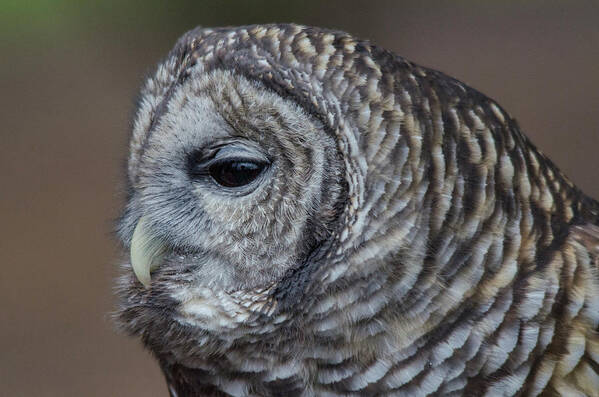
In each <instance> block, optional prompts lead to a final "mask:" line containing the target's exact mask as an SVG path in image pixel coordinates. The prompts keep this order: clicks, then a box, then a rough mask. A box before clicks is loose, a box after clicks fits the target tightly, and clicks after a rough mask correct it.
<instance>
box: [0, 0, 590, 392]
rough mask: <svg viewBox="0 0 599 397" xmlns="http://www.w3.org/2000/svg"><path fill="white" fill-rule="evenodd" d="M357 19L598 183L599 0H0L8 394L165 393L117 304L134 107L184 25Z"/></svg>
mask: <svg viewBox="0 0 599 397" xmlns="http://www.w3.org/2000/svg"><path fill="white" fill-rule="evenodd" d="M260 22H299V23H304V24H313V25H323V26H327V27H331V28H339V29H343V30H347V31H350V32H352V33H354V34H356V35H358V36H361V37H365V38H370V39H372V40H374V41H375V42H377V43H379V44H381V45H382V46H385V47H387V48H389V49H392V50H394V51H396V52H398V53H399V54H402V55H404V56H405V57H407V58H408V59H410V60H413V61H415V62H417V63H420V64H423V65H426V66H430V67H433V68H435V69H439V70H442V71H444V72H446V73H448V74H450V75H453V76H455V77H457V78H459V79H461V80H462V81H464V82H466V83H468V84H470V85H472V86H473V87H475V88H477V89H479V90H481V91H482V92H484V93H486V94H487V95H489V96H491V97H492V98H495V99H496V100H498V101H499V103H501V104H502V105H503V106H504V107H505V108H506V109H507V110H508V111H509V112H510V113H511V114H512V115H513V116H515V117H516V118H517V119H518V120H519V121H520V124H521V126H522V127H523V129H524V131H525V132H526V133H527V134H528V135H529V136H530V137H531V138H532V140H533V142H535V143H536V145H537V146H538V147H539V148H540V149H541V150H542V151H544V152H545V153H547V154H548V155H549V157H551V158H552V159H553V160H554V161H555V162H556V163H557V164H558V165H559V166H560V167H561V168H562V169H563V170H564V171H565V172H566V173H567V174H568V175H570V176H571V178H572V179H573V180H574V181H575V182H576V183H577V184H579V186H581V187H582V188H583V189H584V190H586V191H587V192H588V193H589V194H591V195H593V196H595V197H599V178H598V172H597V170H598V169H599V1H597V0H590V1H572V0H570V1H567V0H563V1H561V2H548V1H512V0H509V1H503V0H502V1H499V0H498V1H494V2H492V1H475V0H472V1H452V2H449V1H444V2H439V1H435V2H433V1H426V2H425V1H374V0H372V1H363V2H360V3H358V2H348V1H324V0H323V1H314V2H304V1H296V2H285V1H281V0H278V1H223V0H212V1H200V0H190V1H163V2H162V1H161V2H159V1H154V0H139V1H128V2H126V1H117V0H112V1H97V2H85V1H76V0H73V1H66V0H45V1H44V0H29V1H20V0H12V1H6V0H0V49H1V50H2V52H1V61H0V91H1V94H0V123H1V127H0V128H1V129H0V225H1V227H0V395H2V396H142V395H143V396H165V395H167V392H166V388H165V386H164V382H163V379H162V375H161V374H160V372H159V370H158V368H157V365H156V364H155V362H154V361H153V359H152V358H151V357H150V355H149V354H148V353H146V352H144V351H143V350H142V348H141V346H140V344H139V342H138V341H136V340H132V339H130V338H127V337H125V336H122V335H117V334H116V333H115V332H114V331H113V325H112V324H111V320H110V317H109V314H108V313H109V312H110V311H111V310H113V308H114V305H115V302H114V298H113V296H112V283H113V281H112V280H113V279H114V277H115V275H116V274H117V265H116V263H117V262H118V260H119V257H120V255H121V253H120V252H119V248H118V245H117V243H116V242H115V239H114V238H113V236H112V234H111V233H112V228H113V220H114V219H115V218H116V217H117V216H118V211H119V208H120V206H121V204H122V200H123V197H122V185H123V180H124V164H125V157H126V151H127V136H128V123H129V118H130V115H131V113H132V111H133V98H134V96H135V94H136V90H137V88H138V87H139V86H140V84H141V81H142V76H143V75H144V74H145V73H146V72H148V71H149V70H150V69H151V67H152V66H153V65H154V64H155V63H156V62H157V61H158V60H159V59H160V58H161V57H162V56H164V55H165V54H166V53H167V51H168V50H169V48H170V46H171V45H172V44H173V42H174V41H175V39H176V38H177V37H178V36H179V35H180V34H182V33H183V32H184V31H185V30H187V29H190V28H192V27H194V26H195V25H198V24H201V25H204V26H219V25H239V24H248V23H260Z"/></svg>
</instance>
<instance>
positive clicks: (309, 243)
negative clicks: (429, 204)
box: [119, 70, 342, 330]
mask: <svg viewBox="0 0 599 397" xmlns="http://www.w3.org/2000/svg"><path fill="white" fill-rule="evenodd" d="M142 108H143V104H142ZM142 113H143V112H140V115H138V117H142V116H143V115H142ZM138 124H139V120H138ZM148 124H149V125H150V124H151V128H148V130H147V131H146V133H145V140H144V142H143V144H142V145H141V147H142V149H141V151H140V153H139V155H138V157H137V160H136V162H135V164H133V165H132V166H131V167H130V172H131V175H130V180H131V182H132V183H131V184H132V186H131V187H132V193H131V195H130V200H129V201H128V203H127V206H126V209H125V213H124V215H123V217H122V220H121V223H120V229H119V233H120V236H121V238H122V240H123V242H124V244H125V245H126V246H129V247H130V250H131V256H130V257H131V260H130V262H131V268H129V267H128V266H127V271H126V275H125V277H124V279H123V282H122V287H123V290H124V291H125V294H127V295H128V299H139V300H140V302H141V301H142V300H143V302H145V303H144V304H141V303H140V305H139V306H136V308H137V310H138V312H136V315H135V317H136V319H137V320H136V321H143V319H144V318H146V319H148V321H150V319H151V318H152V317H153V316H154V315H157V314H158V313H160V312H161V311H162V312H165V308H166V307H167V306H168V311H169V312H170V313H171V314H172V318H171V320H172V319H175V320H177V321H180V322H185V323H193V324H194V325H195V326H197V325H199V326H200V327H202V328H209V329H211V330H218V329H219V328H220V327H221V326H230V323H231V322H233V323H238V322H243V321H245V320H246V319H247V318H248V313H249V312H253V311H261V310H262V309H263V307H261V305H262V303H265V302H266V300H264V301H263V302H262V303H260V302H257V297H260V296H265V295H267V292H268V291H270V290H272V288H274V287H276V285H277V283H278V282H279V281H280V280H281V279H282V278H283V277H284V276H285V274H286V273H287V272H290V271H292V270H293V269H294V268H296V267H298V266H299V265H301V264H302V263H303V262H304V261H306V258H307V257H308V255H309V254H310V253H311V252H312V251H313V250H314V249H315V247H317V246H318V244H319V243H321V242H322V241H323V240H324V239H326V238H327V236H329V235H330V233H331V228H332V223H333V221H334V220H335V218H336V217H337V216H338V210H337V207H338V203H339V202H340V200H341V198H340V195H341V192H342V184H341V182H340V180H341V175H342V165H341V160H339V157H338V154H337V153H338V149H337V147H336V144H335V141H334V139H333V138H332V137H331V136H330V135H329V134H327V133H326V131H324V129H323V126H322V125H321V124H320V122H318V121H317V120H316V119H314V118H313V117H311V116H309V115H308V114H307V113H306V112H305V111H304V110H303V109H302V108H300V107H299V106H298V105H297V104H295V103H294V102H291V101H288V100H285V99H283V98H281V97H280V96H279V95H277V94H275V93H274V92H271V91H270V90H268V89H266V88H264V87H262V86H261V85H260V83H257V82H251V81H249V80H247V79H245V78H244V77H241V76H239V75H235V74H233V73H231V72H225V71H213V72H211V73H208V74H206V73H202V71H201V70H198V71H197V72H195V73H193V74H192V75H191V76H190V78H189V79H187V81H186V82H185V83H183V84H181V85H179V86H177V87H176V88H175V89H174V90H173V91H172V93H171V96H170V98H169V100H168V101H165V104H164V107H163V108H162V113H161V114H157V115H156V119H155V120H154V121H153V123H148ZM134 274H135V276H134ZM148 302H149V303H148Z"/></svg>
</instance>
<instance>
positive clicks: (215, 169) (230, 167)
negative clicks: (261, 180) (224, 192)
mask: <svg viewBox="0 0 599 397" xmlns="http://www.w3.org/2000/svg"><path fill="white" fill-rule="evenodd" d="M263 169H264V164H261V163H254V162H249V161H235V160H233V161H222V162H218V163H216V164H213V165H212V166H210V168H209V170H210V176H211V177H212V178H213V179H214V180H215V181H216V182H217V183H218V184H219V185H222V186H225V187H238V186H243V185H247V184H248V183H250V182H252V181H253V180H254V179H256V178H257V177H258V175H260V173H261V172H262V170H263Z"/></svg>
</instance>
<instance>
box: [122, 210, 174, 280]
mask: <svg viewBox="0 0 599 397" xmlns="http://www.w3.org/2000/svg"><path fill="white" fill-rule="evenodd" d="M164 252H165V249H164V244H162V242H161V241H160V240H159V239H158V238H156V237H155V236H154V235H153V234H152V233H151V230H150V229H149V227H148V221H147V218H146V217H143V216H142V217H141V218H140V220H139V222H137V225H136V226H135V230H134V231H133V238H132V239H131V253H130V254H131V267H133V272H134V273H135V276H136V277H137V279H138V280H139V282H141V283H142V284H143V285H144V286H145V287H146V288H149V287H150V282H151V281H152V278H151V277H150V272H152V271H153V270H156V269H157V268H158V266H159V265H160V262H161V260H162V258H163V257H164Z"/></svg>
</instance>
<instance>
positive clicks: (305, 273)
mask: <svg viewBox="0 0 599 397" xmlns="http://www.w3.org/2000/svg"><path fill="white" fill-rule="evenodd" d="M140 98H141V100H140V101H139V106H138V109H137V112H136V116H135V119H134V123H133V133H132V137H131V141H130V155H129V162H128V180H127V181H128V187H129V195H128V200H127V203H126V206H125V209H124V211H123V215H122V217H121V220H120V222H119V226H118V234H119V237H120V239H121V241H122V244H123V246H124V247H125V249H126V250H128V251H129V252H130V261H128V262H127V264H126V265H125V266H124V269H123V275H122V277H121V278H120V279H119V281H118V286H117V288H118V294H119V297H120V306H119V309H118V313H117V322H118V324H119V326H120V327H121V329H122V330H124V331H125V332H126V333H128V334H130V335H133V336H136V337H139V338H140V339H141V340H142V342H143V344H144V346H145V347H146V348H147V349H149V350H150V351H151V352H152V353H153V354H154V355H155V357H156V358H157V360H158V361H159V364H160V366H161V368H162V370H163V372H164V374H165V377H166V381H167V384H168V388H169V391H170V393H171V395H172V396H196V395H198V396H199V395H202V396H203V395H216V396H227V395H231V396H313V395H314V396H332V395H338V396H425V395H429V396H432V395H439V396H440V395H443V396H461V395H463V396H475V395H476V396H478V395H489V396H496V395H506V396H512V395H526V396H538V395H542V396H557V395H567V396H575V395H576V396H584V395H587V396H599V332H598V331H599V329H598V325H599V203H598V202H596V201H594V200H593V199H591V198H589V197H588V196H586V195H584V194H583V193H582V192H581V191H580V190H579V189H578V188H577V187H576V186H574V185H573V184H572V182H570V181H569V179H568V178H567V177H566V176H565V175H564V174H563V173H562V172H561V171H560V170H559V169H558V168H557V167H556V166H555V165H554V164H553V163H552V162H551V161H550V160H549V159H548V158H547V157H545V156H544V155H543V154H542V153H541V152H540V151H539V150H537V149H536V148H535V147H534V146H533V144H532V143H531V142H530V141H529V140H528V139H527V138H526V137H525V136H524V135H523V134H522V132H521V131H520V129H519V127H518V125H517V123H516V122H515V121H514V119H512V118H511V117H510V116H509V115H508V113H506V112H505V111H504V110H503V109H502V108H501V107H500V106H499V105H498V104H497V103H495V102H494V101H493V100H491V99H489V98H488V97H486V96H485V95H483V94H481V93H480V92H478V91H476V90H474V89H472V88H470V87H468V86H466V85H465V84H463V83H461V82H460V81H457V80H455V79H453V78H451V77H448V76H446V75H444V74H442V73H440V72H437V71H434V70H431V69H427V68H424V67H421V66H418V65H416V64H414V63H412V62H409V61H407V60H406V59H404V58H402V57H400V56H397V55H395V54H393V53H392V52H390V51H387V50H385V49H383V48H380V47H378V46H376V45H374V44H371V43H370V42H368V41H365V40H359V39H357V38H354V37H352V36H350V35H348V34H347V33H343V32H338V31H332V30H326V29H320V28H314V27H305V26H298V25H293V24H288V25H254V26H245V27H238V28H217V29H200V28H198V29H194V30H192V31H190V32H188V33H186V34H185V35H183V36H182V37H181V38H180V39H179V41H178V42H177V43H176V45H175V47H174V48H173V50H172V51H171V52H170V53H169V55H168V56H167V58H166V59H165V60H164V61H163V62H162V63H160V64H159V65H158V67H157V68H156V70H155V72H154V74H153V75H152V76H151V77H150V78H149V79H147V81H146V82H145V84H144V86H143V88H142V89H141V95H140Z"/></svg>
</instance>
